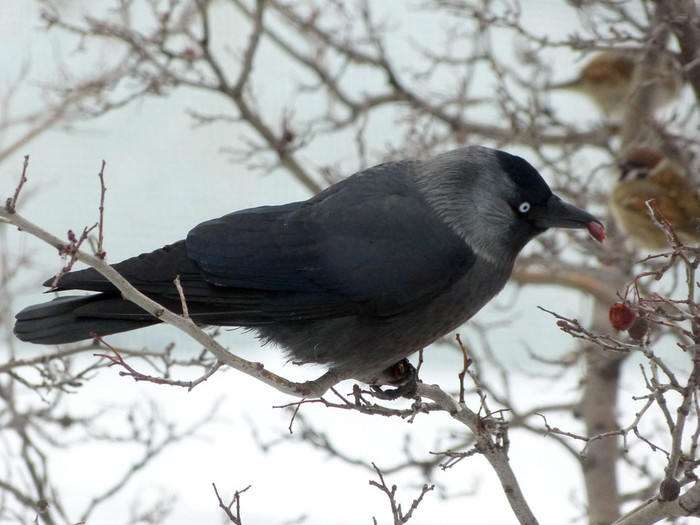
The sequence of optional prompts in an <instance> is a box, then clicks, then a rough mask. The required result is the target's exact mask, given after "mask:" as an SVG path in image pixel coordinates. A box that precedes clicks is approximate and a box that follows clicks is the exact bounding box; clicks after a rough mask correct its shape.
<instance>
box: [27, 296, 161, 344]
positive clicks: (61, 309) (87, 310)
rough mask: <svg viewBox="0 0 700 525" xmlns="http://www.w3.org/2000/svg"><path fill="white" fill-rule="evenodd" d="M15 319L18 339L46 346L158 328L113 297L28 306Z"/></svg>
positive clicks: (152, 320) (150, 318)
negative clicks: (148, 327)
mask: <svg viewBox="0 0 700 525" xmlns="http://www.w3.org/2000/svg"><path fill="white" fill-rule="evenodd" d="M15 318H16V319H17V322H16V323H15V329H14V332H15V335H16V336H17V337H18V338H19V339H21V340H22V341H28V342H30V343H38V344H44V345H51V344H61V343H72V342H75V341H81V340H83V339H90V338H92V337H93V334H97V335H100V336H103V335H109V334H116V333H118V332H127V331H129V330H136V329H137V328H143V327H145V326H150V325H152V324H156V323H158V322H159V321H157V320H156V319H155V318H154V317H153V316H151V315H150V314H149V313H147V312H146V311H145V310H142V309H141V308H139V307H138V306H136V305H135V304H134V303H132V302H129V301H125V300H123V299H122V298H121V297H119V296H118V295H114V294H95V295H87V296H66V297H59V298H57V299H54V300H53V301H50V302H48V303H42V304H35V305H33V306H28V307H27V308H25V309H24V310H22V311H21V312H19V313H18V314H17V315H16V316H15Z"/></svg>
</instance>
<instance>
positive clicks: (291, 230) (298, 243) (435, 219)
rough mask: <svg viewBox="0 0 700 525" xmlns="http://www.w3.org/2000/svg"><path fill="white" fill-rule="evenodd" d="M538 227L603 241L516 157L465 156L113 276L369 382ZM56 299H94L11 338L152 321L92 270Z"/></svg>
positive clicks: (462, 316)
mask: <svg viewBox="0 0 700 525" xmlns="http://www.w3.org/2000/svg"><path fill="white" fill-rule="evenodd" d="M549 227H564V228H586V227H588V229H589V231H590V232H591V234H592V235H593V236H594V237H596V238H597V239H598V240H601V241H602V238H603V236H604V233H603V228H602V225H601V224H600V222H599V221H598V220H597V219H595V218H594V217H593V216H592V215H590V214H588V213H586V212H584V211H583V210H580V209H578V208H575V207H574V206H571V205H569V204H566V203H564V202H563V201H561V200H560V199H559V198H558V197H556V196H555V195H552V192H551V191H550V189H549V187H548V186H547V184H546V183H545V182H544V180H543V179H542V178H541V176H540V175H539V173H537V171H536V170H535V169H534V168H533V167H532V166H531V165H530V164H528V163H527V162H526V161H524V160H523V159H521V158H520V157H515V156H512V155H509V154H507V153H505V152H501V151H497V150H491V149H488V148H483V147H470V148H464V149H458V150H454V151H450V152H447V153H444V154H442V155H439V156H437V157H435V158H432V159H429V160H426V161H401V162H392V163H387V164H382V165H379V166H376V167H373V168H369V169H366V170H364V171H362V172H359V173H357V174H355V175H353V176H351V177H348V178H347V179H345V180H344V181H342V182H340V183H338V184H335V185H333V186H331V187H330V188H328V189H326V190H325V191H323V192H321V193H319V194H318V195H316V196H315V197H313V198H311V199H309V200H307V201H304V202H295V203H291V204H286V205H283V206H263V207H260V208H252V209H248V210H242V211H238V212H235V213H231V214H229V215H225V216H224V217H221V218H219V219H214V220H211V221H208V222H205V223H202V224H200V225H199V226H196V227H195V228H194V229H193V230H192V231H190V232H189V234H188V235H187V238H186V239H185V240H183V241H179V242H177V243H175V244H172V245H170V246H166V247H164V248H161V249H160V250H156V251H154V252H151V253H147V254H143V255H139V256H138V257H134V258H131V259H127V260H125V261H123V262H121V263H118V264H115V265H114V268H115V269H116V270H117V271H119V272H120V273H121V274H122V275H123V276H124V277H125V278H126V279H127V280H128V281H129V282H131V283H132V284H133V285H134V286H135V287H136V288H137V289H139V290H140V291H142V292H143V293H145V294H146V295H148V296H150V297H151V298H153V299H155V300H156V301H158V302H159V303H161V304H162V305H164V306H165V307H167V308H170V309H172V310H175V311H180V300H179V297H178V294H177V291H176V289H175V286H174V284H173V280H174V279H175V277H176V276H177V275H179V276H180V280H181V282H182V286H183V289H184V293H185V296H186V299H187V304H188V308H189V313H190V316H191V317H192V318H193V319H194V320H195V321H196V322H198V323H200V324H203V325H223V326H243V327H249V328H253V329H255V330H257V332H258V333H259V335H260V337H261V338H262V339H263V340H265V341H270V342H274V343H277V344H279V345H280V346H282V347H283V348H284V349H285V350H286V352H287V353H288V354H289V356H290V357H291V358H292V359H293V360H294V361H295V362H304V363H322V364H326V365H329V367H330V368H331V370H334V371H337V372H338V373H339V374H341V375H343V376H344V377H354V378H357V379H362V380H365V381H369V382H372V380H373V378H375V377H377V374H379V373H380V372H382V371H383V370H384V369H386V368H387V367H390V366H391V365H393V364H395V363H397V362H398V361H400V360H401V359H402V358H404V357H406V356H408V355H409V354H411V353H413V352H415V351H417V350H419V349H421V348H423V347H425V346H427V345H429V344H430V343H432V342H433V341H435V340H436V339H438V338H439V337H441V336H443V335H445V334H446V333H448V332H450V331H451V330H454V329H455V328H457V327H458V326H460V325H461V324H462V323H464V322H465V321H466V320H467V319H469V318H470V317H471V316H473V315H474V314H475V313H476V312H477V311H478V310H479V309H481V307H483V306H484V305H485V304H486V303H487V302H488V301H489V300H490V299H491V298H492V297H493V296H494V295H495V294H496V293H498V291H499V290H501V288H503V286H504V285H505V283H506V280H507V279H508V276H509V275H510V273H511V270H512V267H513V263H514V260H515V257H516V255H517V254H518V253H519V252H520V250H521V249H522V248H523V246H525V244H526V243H527V242H528V241H529V240H531V239H532V238H533V237H535V236H536V235H538V234H539V233H542V232H543V231H545V230H546V229H547V228H549ZM51 282H52V281H51V280H50V281H47V282H46V283H45V285H47V286H48V285H50V284H51ZM69 289H77V290H90V291H94V292H99V293H96V294H93V295H89V296H68V297H61V298H59V299H55V300H53V301H51V302H48V303H43V304H39V305H34V306H30V307H28V308H25V309H24V310H22V311H21V312H20V313H19V314H17V324H16V325H15V333H16V334H17V336H18V337H19V338H20V339H22V340H24V341H31V342H34V343H42V344H58V343H67V342H71V341H77V340H81V339H88V338H90V336H91V335H90V334H91V333H93V332H94V333H97V334H99V335H107V334H112V333H117V332H123V331H126V330H133V329H136V328H141V327H143V326H147V325H149V324H153V323H156V322H157V320H156V319H155V318H153V317H151V316H150V315H149V314H148V313H146V312H145V311H143V310H141V309H140V308H139V307H138V306H136V305H134V304H132V303H130V302H127V301H124V300H122V299H121V297H120V295H119V293H118V292H117V291H116V290H115V288H114V287H113V286H112V285H111V284H110V283H109V282H108V281H107V280H106V279H105V278H104V277H102V276H101V275H100V274H99V273H98V272H96V271H95V270H92V269H87V270H82V271H77V272H71V273H68V274H65V275H62V276H61V278H60V279H59V282H58V285H57V286H56V288H55V290H69Z"/></svg>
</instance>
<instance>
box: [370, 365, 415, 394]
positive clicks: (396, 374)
mask: <svg viewBox="0 0 700 525" xmlns="http://www.w3.org/2000/svg"><path fill="white" fill-rule="evenodd" d="M417 376H418V374H417V373H416V367H414V366H413V365H412V364H411V363H410V362H409V360H408V359H406V358H404V359H402V360H401V361H399V362H398V363H396V364H394V365H391V366H390V367H389V368H387V369H386V370H384V371H383V372H382V373H381V376H380V377H381V379H382V382H381V384H389V385H397V386H396V388H394V389H393V390H383V389H382V388H381V387H380V386H379V385H377V384H371V385H370V386H369V387H370V389H371V390H372V393H373V395H374V396H376V397H378V398H379V399H385V400H393V399H398V398H399V397H405V398H408V399H411V398H413V396H414V395H415V393H416V388H417V387H418V377H417Z"/></svg>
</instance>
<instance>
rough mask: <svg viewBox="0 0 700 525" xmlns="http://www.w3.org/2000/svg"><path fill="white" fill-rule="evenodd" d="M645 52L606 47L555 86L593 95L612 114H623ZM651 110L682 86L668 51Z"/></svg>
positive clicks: (659, 69) (589, 95)
mask: <svg viewBox="0 0 700 525" xmlns="http://www.w3.org/2000/svg"><path fill="white" fill-rule="evenodd" d="M640 59H641V53H639V52H635V51H614V50H610V51H603V52H601V53H598V54H596V55H595V56H594V57H593V58H592V59H591V60H590V61H589V62H588V63H587V64H586V65H585V66H584V67H583V69H582V70H581V72H580V74H579V76H578V77H577V78H575V79H573V80H570V81H568V82H562V83H560V84H555V85H553V86H551V89H566V90H570V91H574V92H577V93H581V94H583V95H586V96H587V97H588V98H590V99H591V100H592V101H593V102H594V103H595V104H596V105H597V106H598V107H599V108H600V110H601V111H602V112H603V113H604V114H606V115H608V116H620V115H621V114H622V113H623V111H624V109H625V102H626V101H627V99H628V97H629V96H630V94H631V93H632V89H633V87H634V86H633V79H634V74H635V69H636V67H637V64H638V63H639V60H640ZM653 78H654V79H655V82H654V89H653V91H652V96H651V98H652V102H651V108H650V109H651V110H653V109H656V108H659V107H662V106H664V105H666V104H668V103H669V102H671V101H672V100H674V99H675V98H676V97H677V96H678V93H679V92H680V88H681V76H680V72H679V71H678V69H677V68H676V66H675V62H674V61H673V59H672V58H671V56H670V55H668V54H663V55H662V56H661V57H660V60H659V66H658V71H655V72H654V75H653Z"/></svg>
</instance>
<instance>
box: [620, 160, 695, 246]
mask: <svg viewBox="0 0 700 525" xmlns="http://www.w3.org/2000/svg"><path fill="white" fill-rule="evenodd" d="M620 168H621V175H620V182H619V184H618V185H617V187H616V188H615V189H614V190H613V192H612V194H611V196H610V201H609V205H610V210H611V211H612V214H613V216H614V217H615V220H616V222H617V223H618V224H619V226H620V227H621V228H622V230H624V232H625V233H626V234H627V235H628V237H629V239H630V240H631V241H632V242H633V243H634V244H636V245H637V246H639V247H642V248H647V249H650V250H660V249H663V248H665V247H667V246H668V240H667V239H666V235H665V234H664V232H663V230H661V229H660V228H658V227H657V226H655V225H654V223H653V222H652V220H651V218H650V217H649V210H648V208H647V206H646V201H648V200H650V199H655V200H656V207H657V208H658V210H659V211H660V212H661V214H662V215H663V216H664V217H665V218H666V219H667V220H668V221H669V223H670V224H671V225H672V227H673V230H674V231H675V232H676V234H677V235H678V237H679V238H680V239H681V240H682V241H684V242H686V243H688V244H692V245H697V243H698V236H697V226H698V224H697V220H698V218H700V197H698V194H697V193H696V191H695V188H694V187H693V186H692V185H691V184H690V182H689V181H688V179H687V178H686V177H685V176H684V175H683V173H682V170H681V168H680V166H678V165H677V164H676V163H674V162H672V161H671V160H670V159H668V158H667V157H664V156H663V155H661V154H660V153H658V152H657V151H655V150H653V149H651V148H647V147H634V148H632V149H630V150H629V151H628V152H627V153H626V154H625V157H624V160H623V161H622V163H621V165H620Z"/></svg>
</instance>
